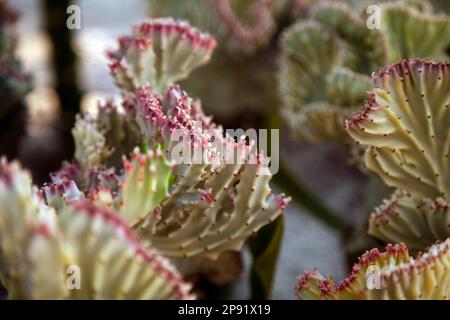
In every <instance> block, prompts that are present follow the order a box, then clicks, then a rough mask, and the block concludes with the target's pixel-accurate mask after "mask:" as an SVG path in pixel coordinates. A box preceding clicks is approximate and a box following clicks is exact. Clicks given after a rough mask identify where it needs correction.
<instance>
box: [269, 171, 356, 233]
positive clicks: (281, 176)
mask: <svg viewBox="0 0 450 320" xmlns="http://www.w3.org/2000/svg"><path fill="white" fill-rule="evenodd" d="M293 177H294V175H293V174H292V173H291V172H290V171H289V170H288V169H287V168H286V167H285V166H284V165H283V163H280V168H279V170H278V173H277V174H276V175H274V178H273V179H274V182H275V183H276V184H277V185H278V186H279V187H281V188H282V189H283V191H284V192H286V194H288V195H289V196H291V197H292V200H293V201H294V202H295V203H297V204H298V205H299V206H301V207H303V208H305V209H306V210H307V211H308V213H310V214H311V215H312V216H313V217H315V218H317V219H319V220H321V221H322V222H324V223H325V224H327V225H328V226H329V227H331V228H333V229H335V230H337V231H340V232H343V231H345V230H347V227H348V226H347V223H346V222H345V221H344V219H342V218H341V217H340V216H338V215H337V214H336V213H335V212H333V211H332V210H331V209H329V208H327V207H326V206H325V205H323V203H322V202H321V201H320V200H319V199H318V198H316V196H314V195H313V194H312V192H311V191H310V190H308V189H307V188H306V187H305V186H304V185H303V184H302V183H301V182H300V181H298V179H294V178H293Z"/></svg>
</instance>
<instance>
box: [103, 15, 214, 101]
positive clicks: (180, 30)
mask: <svg viewBox="0 0 450 320" xmlns="http://www.w3.org/2000/svg"><path fill="white" fill-rule="evenodd" d="M215 46H216V41H215V40H214V38H212V37H211V36H209V35H208V34H204V33H201V32H200V31H198V30H196V29H195V28H192V27H191V26H190V25H189V24H188V23H187V22H184V21H174V20H173V19H171V18H165V19H164V18H163V19H154V20H152V21H151V22H144V23H141V24H140V25H138V26H136V27H135V28H134V30H133V34H132V36H129V37H121V38H120V39H119V48H118V49H117V50H116V51H110V52H109V57H110V59H111V61H112V63H111V73H112V75H113V76H114V78H115V80H116V84H117V86H118V87H120V88H121V89H122V90H125V91H129V92H135V91H136V90H137V89H138V88H140V87H142V86H145V85H150V87H151V88H152V91H153V92H155V93H156V92H159V93H161V92H164V91H165V90H167V88H168V87H169V86H170V85H171V84H173V83H176V82H178V81H179V80H182V79H184V78H186V77H187V76H188V74H189V73H190V72H191V71H192V70H194V69H196V68H197V67H199V66H201V65H203V64H205V63H206V62H207V61H208V60H209V59H210V57H211V54H212V52H213V50H214V48H215Z"/></svg>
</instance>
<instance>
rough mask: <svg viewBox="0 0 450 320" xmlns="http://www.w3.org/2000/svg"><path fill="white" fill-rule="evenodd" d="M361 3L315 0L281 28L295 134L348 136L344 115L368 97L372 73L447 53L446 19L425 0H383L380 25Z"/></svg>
mask: <svg viewBox="0 0 450 320" xmlns="http://www.w3.org/2000/svg"><path fill="white" fill-rule="evenodd" d="M363 3H364V4H365V5H364V6H362V7H361V8H359V7H360V6H361V3H359V4H358V5H357V4H351V3H349V4H345V3H343V2H339V1H324V2H320V3H318V4H317V5H315V6H314V7H313V8H312V9H311V11H310V15H309V19H307V20H305V21H303V20H300V21H299V22H297V23H296V24H295V25H294V26H292V27H290V28H289V29H288V30H287V31H285V33H284V35H283V39H282V42H281V46H282V53H281V58H280V71H279V87H280V94H281V97H282V98H283V101H284V108H283V114H284V117H285V119H286V120H287V122H288V123H289V124H290V126H291V128H292V129H293V131H294V132H295V133H296V134H297V135H298V136H300V137H303V138H305V139H308V140H312V141H319V142H327V141H334V142H345V143H347V142H348V141H349V140H348V135H347V134H346V132H345V129H344V120H345V118H347V117H348V116H349V115H350V114H351V113H354V112H355V111H356V110H357V108H358V107H359V105H360V104H362V103H363V101H364V100H365V97H366V92H367V91H368V90H369V89H370V79H369V75H370V74H371V73H372V72H374V71H376V70H378V69H379V68H380V67H382V66H384V65H386V64H388V63H394V62H397V61H399V60H401V59H406V58H438V59H440V58H445V53H444V52H445V49H446V48H447V47H448V45H449V39H450V18H449V17H448V16H444V15H435V14H433V13H432V12H431V10H432V9H431V6H430V5H429V3H428V2H427V1H394V2H386V3H384V2H380V3H379V4H378V6H379V8H380V10H381V11H380V17H381V19H380V23H381V24H380V27H381V28H380V29H376V28H368V27H366V20H367V15H366V10H363V8H364V9H365V8H366V7H367V5H368V3H366V2H363ZM371 4H373V3H372V2H371ZM355 8H359V9H358V10H361V11H360V12H361V14H358V13H357V12H359V11H358V10H355ZM425 35H426V39H427V41H424V37H425Z"/></svg>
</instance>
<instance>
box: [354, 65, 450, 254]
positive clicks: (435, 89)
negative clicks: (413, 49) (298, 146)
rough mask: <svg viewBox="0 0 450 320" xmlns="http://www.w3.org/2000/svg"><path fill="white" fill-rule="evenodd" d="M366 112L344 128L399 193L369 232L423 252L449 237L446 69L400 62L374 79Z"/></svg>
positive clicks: (448, 84)
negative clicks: (362, 146)
mask: <svg viewBox="0 0 450 320" xmlns="http://www.w3.org/2000/svg"><path fill="white" fill-rule="evenodd" d="M374 83H375V89H374V90H373V91H372V92H371V98H370V99H369V100H368V101H367V102H366V105H365V107H364V110H363V111H362V112H360V113H358V114H356V115H355V116H354V117H353V118H352V119H351V120H349V121H348V122H347V124H346V127H347V130H348V132H349V134H350V135H351V136H352V137H353V138H354V139H355V140H356V141H357V142H358V143H360V144H362V145H364V146H367V151H366V156H365V162H366V166H367V167H368V168H369V169H370V170H372V171H374V172H375V173H377V174H378V175H379V176H380V177H381V178H382V179H383V181H384V182H385V183H386V184H388V185H389V186H391V187H394V188H397V189H398V191H396V192H395V193H394V195H393V196H392V198H391V199H389V200H387V201H386V202H385V203H384V204H383V205H382V206H381V207H379V208H378V209H377V210H376V212H375V213H374V214H373V215H372V217H371V219H370V233H372V234H373V235H375V236H377V237H379V238H381V239H383V240H385V241H403V242H405V243H406V244H407V245H408V246H410V247H411V248H414V249H423V248H425V247H427V246H429V245H431V244H433V243H434V242H435V241H436V240H445V239H446V238H447V237H448V236H449V235H450V225H449V223H450V215H449V211H448V206H447V201H448V199H449V191H448V186H449V184H448V182H449V173H448V172H449V168H450V167H449V163H448V136H449V130H450V126H449V123H448V121H447V120H446V119H447V112H448V111H447V110H448V106H449V102H450V101H449V93H450V75H449V64H448V63H442V64H438V63H430V62H425V61H404V62H401V63H400V64H397V65H394V66H393V67H390V68H387V69H384V70H382V71H381V72H380V73H379V74H378V75H376V76H375V77H374Z"/></svg>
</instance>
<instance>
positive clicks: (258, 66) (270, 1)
mask: <svg viewBox="0 0 450 320" xmlns="http://www.w3.org/2000/svg"><path fill="white" fill-rule="evenodd" d="M149 4H150V15H151V16H152V17H166V16H171V17H174V18H178V19H187V20H188V21H190V23H191V24H192V25H194V26H195V27H197V28H199V29H201V30H205V31H208V32H209V33H211V34H212V35H214V37H216V38H217V40H218V48H217V50H216V52H215V53H214V58H213V59H212V61H211V63H210V64H208V65H207V66H205V67H204V68H200V69H198V70H197V71H195V72H194V73H193V74H192V75H191V76H190V77H189V80H188V81H184V82H181V85H182V86H183V88H184V89H185V90H186V91H187V92H189V93H190V94H191V95H192V96H195V97H199V98H201V99H202V102H203V104H204V106H205V108H206V110H207V111H209V112H212V113H213V114H214V115H215V116H218V117H220V118H221V119H225V120H230V118H233V117H235V116H236V115H239V114H240V113H244V112H245V111H247V112H250V111H251V112H254V113H259V114H261V112H262V110H266V111H270V110H273V107H274V106H276V105H277V104H278V97H277V92H276V79H275V77H274V74H275V71H276V63H275V61H276V58H277V55H276V51H277V50H276V46H275V44H276V42H277V41H276V39H277V37H278V33H279V30H280V29H281V28H283V25H284V24H285V22H286V21H287V20H289V18H288V17H287V16H290V12H291V11H292V10H291V8H292V7H293V4H292V3H291V1H290V0H244V1H240V0H238V1H236V0H220V1H211V0H194V1H189V2H186V1H181V2H180V1H176V0H168V1H165V0H152V1H149ZM205 83H217V84H220V87H216V88H215V89H214V90H211V89H210V88H208V86H205ZM229 97H233V99H232V100H230V98H229Z"/></svg>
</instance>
